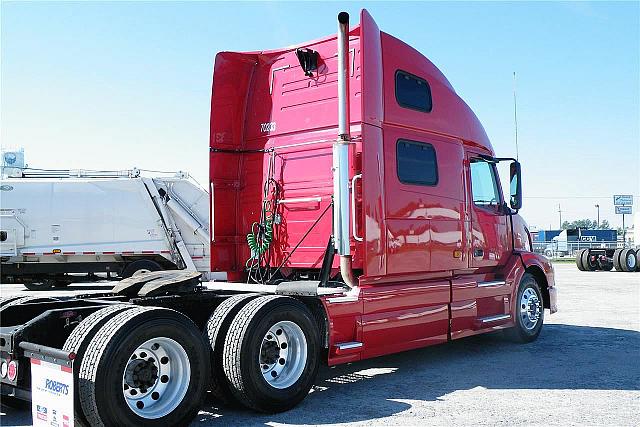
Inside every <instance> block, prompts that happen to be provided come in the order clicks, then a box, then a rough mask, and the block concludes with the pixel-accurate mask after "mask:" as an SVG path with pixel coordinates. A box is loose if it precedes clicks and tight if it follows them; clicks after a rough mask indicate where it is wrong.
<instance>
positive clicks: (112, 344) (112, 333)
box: [78, 307, 209, 427]
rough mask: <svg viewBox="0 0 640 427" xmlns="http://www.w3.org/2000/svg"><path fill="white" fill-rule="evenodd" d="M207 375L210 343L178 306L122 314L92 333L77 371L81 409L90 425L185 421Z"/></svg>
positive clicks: (196, 405) (193, 411)
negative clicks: (180, 311) (181, 312)
mask: <svg viewBox="0 0 640 427" xmlns="http://www.w3.org/2000/svg"><path fill="white" fill-rule="evenodd" d="M208 379H209V352H208V346H207V343H206V342H205V341H204V339H203V337H202V334H201V332H200V331H199V330H198V328H197V327H196V325H195V324H194V323H193V322H192V321H191V320H190V319H189V318H187V317H186V316H184V315H182V314H180V313H178V312H177V311H174V310H169V309H165V308H157V307H136V308H133V309H131V310H126V311H125V312H122V313H118V314H117V315H115V316H114V317H112V318H111V319H109V320H108V321H107V323H105V324H104V326H102V328H100V330H99V331H98V332H97V333H96V335H95V336H94V337H93V339H92V340H91V342H90V343H89V346H88V347H87V349H86V351H85V354H84V357H83V360H82V364H81V367H80V371H79V381H78V382H79V384H78V385H79V392H78V394H79V396H80V403H81V406H82V410H83V412H84V415H85V417H86V418H87V421H88V422H89V424H91V425H106V426H124V425H128V426H163V427H164V426H174V425H186V424H188V423H189V422H190V421H191V420H192V419H193V418H194V417H195V415H196V414H197V412H198V409H199V407H200V405H201V403H202V400H203V397H204V394H205V392H206V387H207V384H208Z"/></svg>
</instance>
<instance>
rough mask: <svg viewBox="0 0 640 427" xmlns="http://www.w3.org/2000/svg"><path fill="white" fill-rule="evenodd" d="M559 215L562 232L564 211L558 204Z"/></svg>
mask: <svg viewBox="0 0 640 427" xmlns="http://www.w3.org/2000/svg"><path fill="white" fill-rule="evenodd" d="M558 214H560V227H559V228H560V230H562V209H560V204H558Z"/></svg>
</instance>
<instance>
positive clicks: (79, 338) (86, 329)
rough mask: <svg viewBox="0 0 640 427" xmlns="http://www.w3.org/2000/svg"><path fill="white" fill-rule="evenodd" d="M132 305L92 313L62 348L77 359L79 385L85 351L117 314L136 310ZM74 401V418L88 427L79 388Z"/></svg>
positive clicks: (74, 369) (75, 371)
mask: <svg viewBox="0 0 640 427" xmlns="http://www.w3.org/2000/svg"><path fill="white" fill-rule="evenodd" d="M134 307H135V306H134V305H131V304H117V305H112V306H108V307H107V308H101V309H100V310H98V311H96V312H94V313H91V314H90V315H89V316H87V317H86V319H84V320H83V321H82V322H80V324H79V325H78V326H76V328H75V329H74V330H73V331H72V332H71V335H69V337H68V338H67V340H66V341H65V343H64V346H63V347H62V349H63V350H65V351H69V352H73V353H75V355H76V357H75V359H74V361H73V380H74V382H75V383H76V384H77V383H78V373H79V371H80V366H81V364H82V358H83V357H84V354H85V351H86V350H87V347H88V346H89V343H90V342H91V340H92V339H93V337H94V336H95V334H96V333H97V332H98V331H99V330H100V328H101V327H102V326H103V325H104V324H105V323H107V321H108V320H109V319H111V318H112V317H113V316H115V315H116V314H118V313H120V312H121V311H124V310H129V309H132V308H134ZM73 400H74V412H75V414H74V418H75V420H76V422H77V423H78V424H80V425H87V420H86V418H85V416H84V413H82V406H81V404H80V396H79V394H78V388H77V387H76V388H75V393H74V396H73Z"/></svg>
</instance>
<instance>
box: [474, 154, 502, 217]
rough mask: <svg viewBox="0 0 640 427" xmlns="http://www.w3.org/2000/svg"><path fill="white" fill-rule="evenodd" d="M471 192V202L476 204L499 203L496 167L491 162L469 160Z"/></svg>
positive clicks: (493, 204) (489, 204) (492, 204)
mask: <svg viewBox="0 0 640 427" xmlns="http://www.w3.org/2000/svg"><path fill="white" fill-rule="evenodd" d="M471 192H472V195H473V203H474V204H475V205H477V206H498V205H499V204H500V192H499V191H498V182H497V177H496V168H495V167H494V166H493V164H492V163H488V162H485V161H482V160H472V161H471Z"/></svg>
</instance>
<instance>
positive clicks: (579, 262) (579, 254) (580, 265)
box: [576, 249, 586, 271]
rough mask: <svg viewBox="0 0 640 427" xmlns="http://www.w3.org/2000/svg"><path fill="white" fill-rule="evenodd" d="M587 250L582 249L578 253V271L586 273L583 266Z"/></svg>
mask: <svg viewBox="0 0 640 427" xmlns="http://www.w3.org/2000/svg"><path fill="white" fill-rule="evenodd" d="M585 250H586V249H581V250H579V251H578V253H577V254H576V266H577V267H578V270H580V271H584V265H582V253H583V252H584V251H585Z"/></svg>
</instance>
